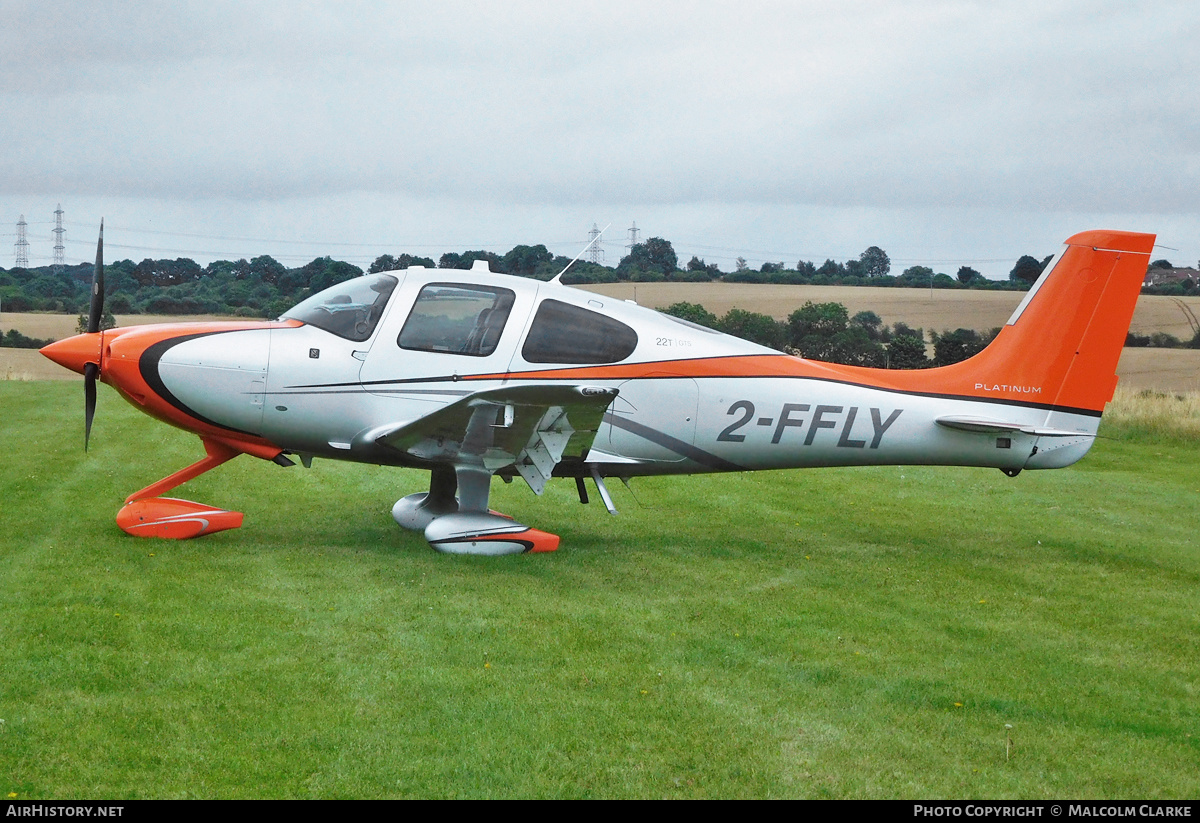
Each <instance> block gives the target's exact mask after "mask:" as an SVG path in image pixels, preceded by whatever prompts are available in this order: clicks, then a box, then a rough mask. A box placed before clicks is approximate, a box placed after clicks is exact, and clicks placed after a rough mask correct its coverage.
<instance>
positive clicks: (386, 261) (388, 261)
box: [367, 254, 400, 274]
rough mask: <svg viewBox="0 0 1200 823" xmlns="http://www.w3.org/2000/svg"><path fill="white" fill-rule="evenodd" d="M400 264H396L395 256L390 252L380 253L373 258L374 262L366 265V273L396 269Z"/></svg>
mask: <svg viewBox="0 0 1200 823" xmlns="http://www.w3.org/2000/svg"><path fill="white" fill-rule="evenodd" d="M399 268H400V266H398V265H397V264H396V258H394V257H392V256H391V255H390V254H381V255H379V256H378V257H376V258H375V262H374V263H372V264H371V265H370V266H368V267H367V274H378V273H379V272H381V271H396V270H397V269H399Z"/></svg>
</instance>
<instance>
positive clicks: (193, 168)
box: [0, 0, 1200, 277]
mask: <svg viewBox="0 0 1200 823" xmlns="http://www.w3.org/2000/svg"><path fill="white" fill-rule="evenodd" d="M0 20H2V21H3V24H2V26H0V240H3V241H4V246H3V248H2V249H0V252H2V254H0V266H4V267H5V268H11V267H12V265H13V245H12V244H13V243H14V242H15V239H16V227H15V224H16V222H17V219H18V216H19V215H21V214H24V215H25V219H26V221H28V223H29V229H28V232H29V244H30V246H29V253H30V263H31V264H32V265H44V264H46V263H49V262H50V260H51V257H52V247H53V239H52V238H53V235H52V231H51V230H52V229H53V219H54V216H53V212H54V209H55V206H56V204H58V203H62V208H63V210H64V211H65V212H66V228H67V233H66V247H67V261H68V262H78V261H81V260H85V259H88V258H89V257H91V256H92V255H93V254H94V251H93V249H94V244H95V235H96V226H97V224H98V223H99V219H100V217H101V216H102V215H103V216H104V217H105V219H106V225H107V226H108V231H107V237H106V241H107V242H106V245H107V246H108V257H109V258H110V259H118V258H122V257H129V258H132V259H134V260H140V259H142V258H144V257H177V256H186V257H191V258H193V259H195V260H197V261H199V262H201V263H207V262H209V261H211V260H213V259H221V258H227V259H237V258H239V257H250V256H254V255H258V254H270V255H272V256H274V257H276V258H278V259H279V260H281V261H282V262H284V263H286V264H288V265H292V266H294V265H299V264H302V263H304V262H307V261H309V260H311V259H312V258H314V257H317V256H323V255H326V254H328V255H331V256H333V257H335V258H339V259H343V260H349V261H351V262H354V263H356V264H358V265H360V266H363V267H365V266H366V265H368V264H369V263H370V262H371V261H372V260H373V259H374V258H375V257H377V256H378V255H380V254H382V253H385V252H387V253H391V254H399V253H401V252H409V253H414V254H425V255H431V256H434V257H435V258H436V257H437V256H438V255H440V254H441V253H442V252H444V251H462V250H465V249H477V248H485V249H490V250H493V251H497V252H501V253H503V252H505V251H507V250H508V249H510V248H511V247H512V246H514V245H516V244H518V243H529V244H533V243H545V244H546V245H547V246H549V247H550V248H551V250H552V251H554V252H556V253H559V254H565V255H568V256H574V255H575V254H576V253H577V252H578V251H580V250H581V249H582V247H583V245H584V243H586V241H587V232H588V230H589V229H590V228H591V227H592V224H593V223H598V224H599V226H600V227H601V228H603V227H604V226H605V225H606V224H608V223H611V224H612V228H610V229H609V231H608V232H607V233H606V235H605V241H606V242H605V243H604V249H605V253H606V261H607V262H608V263H609V264H610V265H612V264H615V263H616V262H617V261H618V260H619V258H620V256H621V255H622V254H623V246H624V244H625V243H626V242H628V239H627V238H628V232H627V229H628V228H629V227H630V225H631V224H632V222H633V221H636V223H637V226H638V228H639V229H641V231H642V238H643V239H645V238H646V237H651V236H659V237H664V238H667V239H668V240H671V241H672V242H673V243H674V246H675V249H676V251H677V252H678V254H679V256H680V261H681V263H683V262H685V261H686V260H687V259H689V258H690V256H691V255H693V254H695V255H699V256H700V257H704V258H706V259H707V260H708V261H709V262H717V263H718V264H719V265H720V266H721V268H722V269H725V270H730V269H732V268H733V263H734V259H735V258H736V257H738V256H739V255H740V256H743V257H745V258H746V259H747V260H749V261H750V263H751V264H752V265H753V266H754V267H755V268H757V267H758V266H759V265H761V263H762V262H764V261H776V262H778V261H782V262H785V263H786V264H787V265H788V266H789V267H791V266H794V265H795V263H796V261H797V260H799V259H806V260H813V261H815V262H816V263H817V264H818V265H819V264H820V263H821V262H822V261H823V260H824V259H826V258H834V259H837V260H845V259H847V258H850V257H857V256H858V254H859V253H860V252H862V251H863V249H865V248H866V247H867V246H870V245H878V246H881V247H882V248H884V249H885V250H886V251H887V252H888V254H889V255H890V256H891V257H892V260H893V273H899V271H900V270H902V269H903V268H905V267H907V266H910V265H914V264H918V263H919V264H923V265H929V266H931V267H933V268H934V269H936V270H938V271H945V272H947V273H950V274H953V273H955V272H956V271H957V269H958V267H959V266H960V265H964V264H965V265H972V266H974V267H975V268H977V269H979V270H981V271H983V272H984V273H985V274H987V275H989V276H991V277H1006V276H1007V274H1008V271H1009V269H1011V267H1012V265H1013V263H1014V262H1015V260H1016V258H1017V257H1018V256H1020V255H1021V254H1025V253H1029V254H1035V255H1037V256H1039V257H1041V256H1045V255H1047V254H1050V253H1052V252H1054V251H1056V250H1057V248H1058V246H1059V245H1060V244H1061V242H1062V241H1063V240H1064V239H1066V238H1067V237H1068V236H1069V235H1071V234H1073V233H1075V232H1078V231H1082V230H1085V229H1091V228H1118V229H1131V230H1138V231H1148V232H1156V233H1157V234H1158V235H1159V243H1160V245H1161V246H1162V248H1160V249H1158V250H1156V253H1155V257H1156V258H1158V257H1166V258H1167V259H1169V260H1171V261H1172V262H1174V263H1176V264H1177V265H1189V266H1195V265H1196V264H1197V261H1198V260H1200V204H1198V202H1197V194H1198V192H1200V185H1198V184H1200V151H1198V146H1200V122H1198V120H1200V117H1198V115H1197V111H1198V110H1200V106H1198V105H1197V104H1198V102H1200V47H1198V46H1197V44H1198V43H1200V4H1197V3H1195V2H1194V0H1191V1H1190V2H1177V3H1176V2H1142V3H1132V2H1128V3H1126V2H1121V3H1117V2H1098V1H1097V0H1088V1H1087V2H1065V1H1060V0H1038V2H998V0H992V2H982V3H973V2H933V0H922V2H918V3H904V2H896V1H895V0H889V1H888V2H859V3H853V2H837V3H830V2H811V3H809V2H784V3H757V2H742V3H739V4H737V5H736V6H735V5H733V4H729V3H720V4H711V5H709V4H701V3H693V2H680V3H673V2H662V0H658V2H654V3H650V4H646V3H631V4H625V3H620V2H605V3H577V2H564V3H546V2H531V3H526V2H511V1H510V2H505V3H482V2H462V3H451V2H437V3H385V2H378V3H347V2H338V3H307V4H301V3H296V2H288V3H279V4H255V3H246V2H238V3H220V2H212V0H205V2H201V3H174V2H173V3H161V2H156V3H132V2H131V3H113V4H107V3H100V2H88V3H86V4H84V3H79V4H75V3H57V4H46V3H25V2H0Z"/></svg>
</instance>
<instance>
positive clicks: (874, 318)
mask: <svg viewBox="0 0 1200 823" xmlns="http://www.w3.org/2000/svg"><path fill="white" fill-rule="evenodd" d="M849 325H850V326H856V327H858V328H860V329H862V330H863V331H865V332H866V333H867V337H869V338H870V339H872V340H883V338H884V326H883V318H882V317H880V316H879V315H878V314H876V313H875V312H873V311H860V312H858V314H856V315H854V316H853V317H851V318H850V323H849Z"/></svg>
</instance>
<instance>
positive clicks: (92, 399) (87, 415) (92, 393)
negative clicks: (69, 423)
mask: <svg viewBox="0 0 1200 823" xmlns="http://www.w3.org/2000/svg"><path fill="white" fill-rule="evenodd" d="M99 374H100V367H99V366H97V365H96V364H95V363H88V364H87V365H86V366H84V367H83V450H84V451H85V452H86V451H87V449H88V441H89V440H91V438H92V418H94V417H95V416H96V377H97V375H99Z"/></svg>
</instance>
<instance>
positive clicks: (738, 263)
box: [733, 257, 750, 271]
mask: <svg viewBox="0 0 1200 823" xmlns="http://www.w3.org/2000/svg"><path fill="white" fill-rule="evenodd" d="M733 265H734V268H735V269H736V270H737V271H745V270H746V269H748V268H750V264H749V263H747V262H746V258H744V257H739V258H738V259H737V260H735V261H734V262H733Z"/></svg>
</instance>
